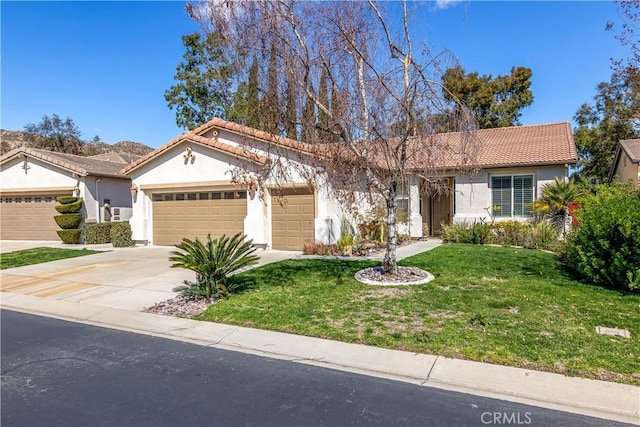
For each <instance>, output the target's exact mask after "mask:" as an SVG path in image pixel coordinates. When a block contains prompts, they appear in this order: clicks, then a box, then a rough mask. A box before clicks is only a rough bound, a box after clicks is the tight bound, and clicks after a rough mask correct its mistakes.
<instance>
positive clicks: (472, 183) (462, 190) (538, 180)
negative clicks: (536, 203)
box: [453, 165, 567, 221]
mask: <svg viewBox="0 0 640 427" xmlns="http://www.w3.org/2000/svg"><path fill="white" fill-rule="evenodd" d="M492 175H533V180H534V187H535V194H534V195H533V198H534V200H535V199H536V198H537V197H539V195H540V192H541V190H542V186H543V185H545V184H548V183H551V182H553V181H554V178H555V177H566V176H567V168H566V167H565V166H564V165H557V166H538V167H521V168H496V169H486V170H482V171H481V172H480V173H479V174H477V175H476V176H474V177H469V176H466V175H458V176H456V185H455V215H454V217H453V220H454V221H465V220H466V221H474V220H484V221H488V220H489V219H490V218H489V214H488V212H487V211H486V210H485V208H490V207H491V203H492V201H491V189H490V188H489V185H488V183H489V177H490V176H492ZM501 219H510V218H499V219H498V218H497V219H496V220H501Z"/></svg>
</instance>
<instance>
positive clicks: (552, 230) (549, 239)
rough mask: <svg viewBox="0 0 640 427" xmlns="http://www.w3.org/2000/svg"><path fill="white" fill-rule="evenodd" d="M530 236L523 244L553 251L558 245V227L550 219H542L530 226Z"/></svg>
mask: <svg viewBox="0 0 640 427" xmlns="http://www.w3.org/2000/svg"><path fill="white" fill-rule="evenodd" d="M530 236H531V237H530V238H528V242H526V243H525V246H527V247H531V248H535V249H545V250H548V251H553V250H555V249H556V248H557V246H558V243H559V242H558V228H557V227H556V226H555V225H554V224H553V223H552V222H550V221H546V220H542V221H540V222H538V223H537V224H535V225H533V227H532V228H531V234H530Z"/></svg>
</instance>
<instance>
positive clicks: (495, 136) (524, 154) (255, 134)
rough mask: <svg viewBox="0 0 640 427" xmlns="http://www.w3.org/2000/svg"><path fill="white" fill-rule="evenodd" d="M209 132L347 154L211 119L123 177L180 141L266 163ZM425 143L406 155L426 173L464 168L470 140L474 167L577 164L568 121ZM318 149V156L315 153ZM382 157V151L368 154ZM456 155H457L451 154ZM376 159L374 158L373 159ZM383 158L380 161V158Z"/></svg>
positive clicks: (339, 149)
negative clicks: (441, 151) (444, 151)
mask: <svg viewBox="0 0 640 427" xmlns="http://www.w3.org/2000/svg"><path fill="white" fill-rule="evenodd" d="M212 129H224V130H227V131H230V132H233V133H235V134H238V135H242V136H248V137H251V138H253V139H255V140H258V141H263V142H266V143H268V144H274V145H277V146H281V147H285V148H289V149H292V150H295V151H298V152H301V153H308V154H312V153H316V154H321V155H327V153H328V155H332V156H333V155H334V154H335V155H349V154H347V152H346V151H345V149H343V148H342V147H337V146H336V147H335V149H332V148H331V147H330V146H331V145H333V144H320V145H313V144H306V143H302V142H299V141H295V140H292V139H289V138H285V137H278V136H275V135H272V134H270V133H268V132H264V131H261V130H257V129H253V128H250V127H247V126H243V125H240V124H237V123H233V122H229V121H227V120H222V119H219V118H214V119H212V120H210V121H209V122H207V123H205V124H204V125H202V126H200V127H198V128H196V129H194V130H192V131H190V132H186V133H184V134H182V135H180V136H178V137H176V138H174V139H173V140H171V141H169V142H168V143H167V144H165V145H163V146H162V147H160V148H158V149H156V150H154V151H152V152H151V153H149V154H147V155H146V156H143V157H141V158H140V159H138V160H136V161H134V162H132V163H130V164H129V165H128V166H127V167H126V168H124V169H123V171H122V172H123V173H129V172H131V171H132V170H134V169H136V168H137V167H139V166H141V165H142V164H144V163H146V162H147V161H149V160H151V159H152V158H154V157H156V156H157V155H159V154H160V153H162V152H164V151H166V150H168V149H169V148H171V147H173V146H175V145H177V144H179V143H180V142H182V141H185V140H187V141H193V142H196V143H199V144H201V145H204V146H209V147H212V148H215V149H217V150H219V151H223V152H226V153H228V154H231V155H233V156H235V157H240V158H246V159H248V160H251V161H253V162H256V163H259V164H264V163H266V162H267V159H266V158H265V157H262V156H259V155H257V154H255V153H251V152H249V151H247V150H244V149H242V148H239V147H235V146H232V145H229V144H225V143H222V142H219V141H216V140H215V139H209V138H205V137H203V136H202V135H203V134H205V133H207V132H208V131H210V130H212ZM426 138H427V139H424V138H414V139H413V140H412V141H411V143H410V151H412V152H413V153H414V155H413V156H412V158H411V160H410V165H411V167H412V168H414V169H420V168H424V167H426V166H428V165H427V162H429V163H430V164H429V165H430V166H431V167H436V168H456V167H459V166H460V165H461V163H465V162H466V163H467V164H468V160H467V159H466V157H463V154H464V153H463V151H464V150H463V149H462V148H463V147H465V146H467V144H468V143H469V142H470V140H473V142H477V144H476V146H477V155H476V159H475V162H474V164H473V165H474V166H479V167H485V168H486V167H507V166H527V165H554V164H575V163H576V162H577V158H578V155H577V151H576V146H575V143H574V141H573V134H572V132H571V126H570V125H569V123H568V122H561V123H550V124H542V125H527V126H514V127H508V128H495V129H481V130H477V131H472V132H450V133H441V134H436V135H429V136H427V137H426ZM425 141H430V142H429V143H430V144H431V146H432V147H438V146H441V147H444V146H452V147H454V148H456V147H457V148H458V152H459V154H458V155H456V154H453V155H450V156H449V157H448V158H447V157H444V156H442V157H441V158H439V157H438V156H437V155H436V156H431V157H426V156H421V154H422V153H423V152H424V151H423V150H422V147H423V146H424V145H425ZM318 149H321V150H322V152H319V151H318ZM371 151H372V153H374V152H375V151H379V152H382V151H383V150H376V149H375V148H374V149H372V150H371ZM454 151H455V150H454ZM372 155H374V156H375V155H376V154H372ZM378 156H379V157H380V158H381V159H383V158H384V156H382V155H381V154H378ZM379 165H380V167H385V164H384V162H383V161H382V160H381V161H380V162H379Z"/></svg>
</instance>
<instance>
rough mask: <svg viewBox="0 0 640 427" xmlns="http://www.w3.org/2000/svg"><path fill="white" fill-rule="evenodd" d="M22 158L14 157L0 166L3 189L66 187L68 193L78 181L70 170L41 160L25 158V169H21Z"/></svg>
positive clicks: (22, 164) (71, 191)
mask: <svg viewBox="0 0 640 427" xmlns="http://www.w3.org/2000/svg"><path fill="white" fill-rule="evenodd" d="M23 166H24V159H22V158H16V159H13V160H10V161H8V162H6V163H4V164H3V165H2V167H1V174H2V180H1V181H0V183H1V185H2V189H3V190H8V189H16V190H17V189H20V190H25V189H31V188H34V189H45V188H53V189H58V188H60V189H68V190H69V195H71V194H72V193H73V188H74V187H75V186H76V185H78V184H79V183H80V180H79V179H78V178H74V177H73V176H72V175H73V174H72V173H71V172H69V171H65V170H63V169H60V168H57V167H54V166H51V165H49V164H48V163H44V162H41V161H40V160H37V159H32V158H30V157H29V158H28V159H27V169H26V170H25V169H23Z"/></svg>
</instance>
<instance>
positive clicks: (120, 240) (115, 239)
mask: <svg viewBox="0 0 640 427" xmlns="http://www.w3.org/2000/svg"><path fill="white" fill-rule="evenodd" d="M131 234H132V233H131V225H130V224H129V221H122V222H112V223H111V230H110V232H109V237H110V238H111V244H112V245H113V247H114V248H128V247H129V246H133V245H134V242H133V240H131Z"/></svg>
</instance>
